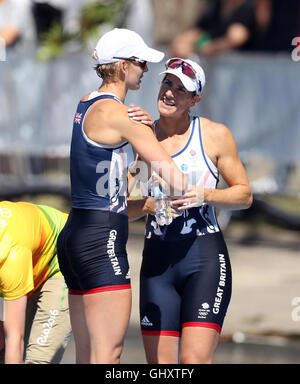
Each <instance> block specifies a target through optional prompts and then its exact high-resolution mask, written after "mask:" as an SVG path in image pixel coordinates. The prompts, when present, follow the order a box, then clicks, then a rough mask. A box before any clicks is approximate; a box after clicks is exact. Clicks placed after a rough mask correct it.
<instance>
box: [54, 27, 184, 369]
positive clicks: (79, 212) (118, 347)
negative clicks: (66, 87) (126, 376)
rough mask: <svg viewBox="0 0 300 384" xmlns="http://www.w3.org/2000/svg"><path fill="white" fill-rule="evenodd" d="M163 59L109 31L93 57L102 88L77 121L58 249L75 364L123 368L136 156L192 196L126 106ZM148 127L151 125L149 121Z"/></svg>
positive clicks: (124, 33)
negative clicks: (130, 179) (130, 181)
mask: <svg viewBox="0 0 300 384" xmlns="http://www.w3.org/2000/svg"><path fill="white" fill-rule="evenodd" d="M163 56H164V54H163V53H162V52H160V51H157V50H154V49H151V48H149V47H148V46H147V45H146V44H145V42H144V41H143V39H142V38H141V37H140V36H139V35H138V34H137V33H135V32H133V31H130V30H127V29H113V30H112V31H110V32H107V33H106V34H104V35H103V36H102V37H101V39H100V40H99V42H98V44H97V46H96V49H95V52H94V58H95V59H96V60H97V66H96V72H97V74H98V75H99V76H100V77H101V78H102V79H103V82H102V84H101V86H100V88H99V89H98V90H97V91H94V92H91V93H90V94H88V95H86V96H84V97H83V98H82V99H81V100H80V102H79V104H78V108H77V111H76V114H75V118H74V122H73V134H72V142H71V154H70V171H71V194H72V209H71V212H70V215H69V218H68V221H67V223H66V225H65V227H64V228H63V230H62V231H61V233H60V235H59V238H58V245H57V248H58V259H59V265H60V269H61V271H62V273H63V275H64V277H65V281H66V284H67V286H68V288H69V305H70V317H71V325H72V330H73V334H74V339H75V346H76V362H77V363H106V364H109V363H110V364H115V363H119V362H120V355H121V352H122V348H123V341H124V336H125V333H126V330H127V327H128V322H129V316H130V309H131V286H130V273H129V265H128V260H127V253H126V242H127V237H128V215H127V200H126V196H127V183H126V181H127V169H128V166H129V165H130V163H131V162H132V161H134V160H135V151H137V152H138V153H139V154H140V155H141V156H142V157H143V159H144V160H145V161H146V162H147V163H148V164H149V163H151V162H153V161H155V164H154V165H153V167H154V169H155V170H156V171H157V172H159V169H158V167H160V169H161V172H163V171H164V168H167V169H168V168H169V167H173V175H174V176H175V177H174V180H172V179H171V178H170V177H169V178H166V180H165V181H166V182H168V183H170V185H171V186H172V187H173V189H174V193H175V192H176V191H177V192H178V191H179V192H180V191H181V192H182V191H183V190H185V189H186V177H185V176H184V174H183V173H181V172H180V171H179V169H178V168H177V167H176V166H175V163H174V162H173V161H172V159H171V157H170V156H169V155H168V154H167V152H166V151H165V150H164V149H163V148H162V147H161V146H160V144H159V143H158V141H157V139H156V138H155V136H154V134H153V131H152V129H151V128H150V127H149V126H147V125H144V124H141V123H139V122H136V121H134V120H133V119H130V117H129V116H128V107H127V106H125V105H124V99H125V96H126V93H127V90H128V89H131V90H137V89H139V87H140V83H141V79H142V77H143V74H144V73H145V72H147V71H148V68H147V61H150V62H154V63H155V62H159V61H160V60H162V58H163ZM142 120H143V121H144V122H146V124H148V125H151V124H152V119H151V118H150V116H149V115H147V114H143V116H142ZM161 161H162V163H160V162H161ZM173 165H174V166H173ZM165 171H166V170H165ZM164 174H165V175H166V174H167V172H164Z"/></svg>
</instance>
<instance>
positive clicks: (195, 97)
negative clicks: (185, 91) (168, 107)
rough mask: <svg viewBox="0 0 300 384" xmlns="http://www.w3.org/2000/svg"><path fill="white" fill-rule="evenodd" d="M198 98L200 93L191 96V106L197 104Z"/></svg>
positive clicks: (199, 98)
mask: <svg viewBox="0 0 300 384" xmlns="http://www.w3.org/2000/svg"><path fill="white" fill-rule="evenodd" d="M200 100H201V96H200V95H196V96H193V98H192V100H191V107H194V106H195V105H197V104H198V103H199V102H200Z"/></svg>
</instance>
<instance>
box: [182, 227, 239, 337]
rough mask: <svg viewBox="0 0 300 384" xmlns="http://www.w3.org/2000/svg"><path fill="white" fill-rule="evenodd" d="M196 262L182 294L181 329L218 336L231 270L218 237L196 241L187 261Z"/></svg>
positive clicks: (223, 244) (225, 252)
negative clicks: (202, 329)
mask: <svg viewBox="0 0 300 384" xmlns="http://www.w3.org/2000/svg"><path fill="white" fill-rule="evenodd" d="M196 259H197V260H199V262H198V265H197V268H196V269H195V271H194V273H192V274H191V275H190V276H189V277H188V278H187V280H186V284H185V287H184V290H183V294H182V313H181V318H182V320H181V321H182V327H183V328H184V327H188V326H190V327H206V328H211V329H214V330H216V331H218V332H219V333H220V332H221V329H222V325H223V321H224V318H225V315H226V312H227V308H228V305H229V302H230V297H231V267H230V261H229V256H228V252H227V248H226V245H225V243H224V241H223V239H222V235H221V234H212V235H208V236H203V237H202V238H199V239H197V241H196V242H195V243H194V245H193V247H192V248H191V250H190V254H189V255H188V261H189V262H190V263H193V260H196Z"/></svg>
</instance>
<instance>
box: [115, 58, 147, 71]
mask: <svg viewBox="0 0 300 384" xmlns="http://www.w3.org/2000/svg"><path fill="white" fill-rule="evenodd" d="M113 59H119V60H127V61H131V62H132V63H137V64H139V66H140V67H141V68H142V69H145V67H146V65H147V61H145V60H140V59H139V58H137V57H135V56H133V57H117V56H114V57H113Z"/></svg>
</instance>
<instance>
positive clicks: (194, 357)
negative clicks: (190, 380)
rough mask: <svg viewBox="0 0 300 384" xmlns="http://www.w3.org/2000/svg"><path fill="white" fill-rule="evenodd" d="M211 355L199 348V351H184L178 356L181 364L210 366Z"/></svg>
mask: <svg viewBox="0 0 300 384" xmlns="http://www.w3.org/2000/svg"><path fill="white" fill-rule="evenodd" d="M212 362H213V353H212V352H210V351H205V350H202V349H200V348H199V350H196V351H194V350H186V351H183V352H181V354H180V363H181V364H212Z"/></svg>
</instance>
